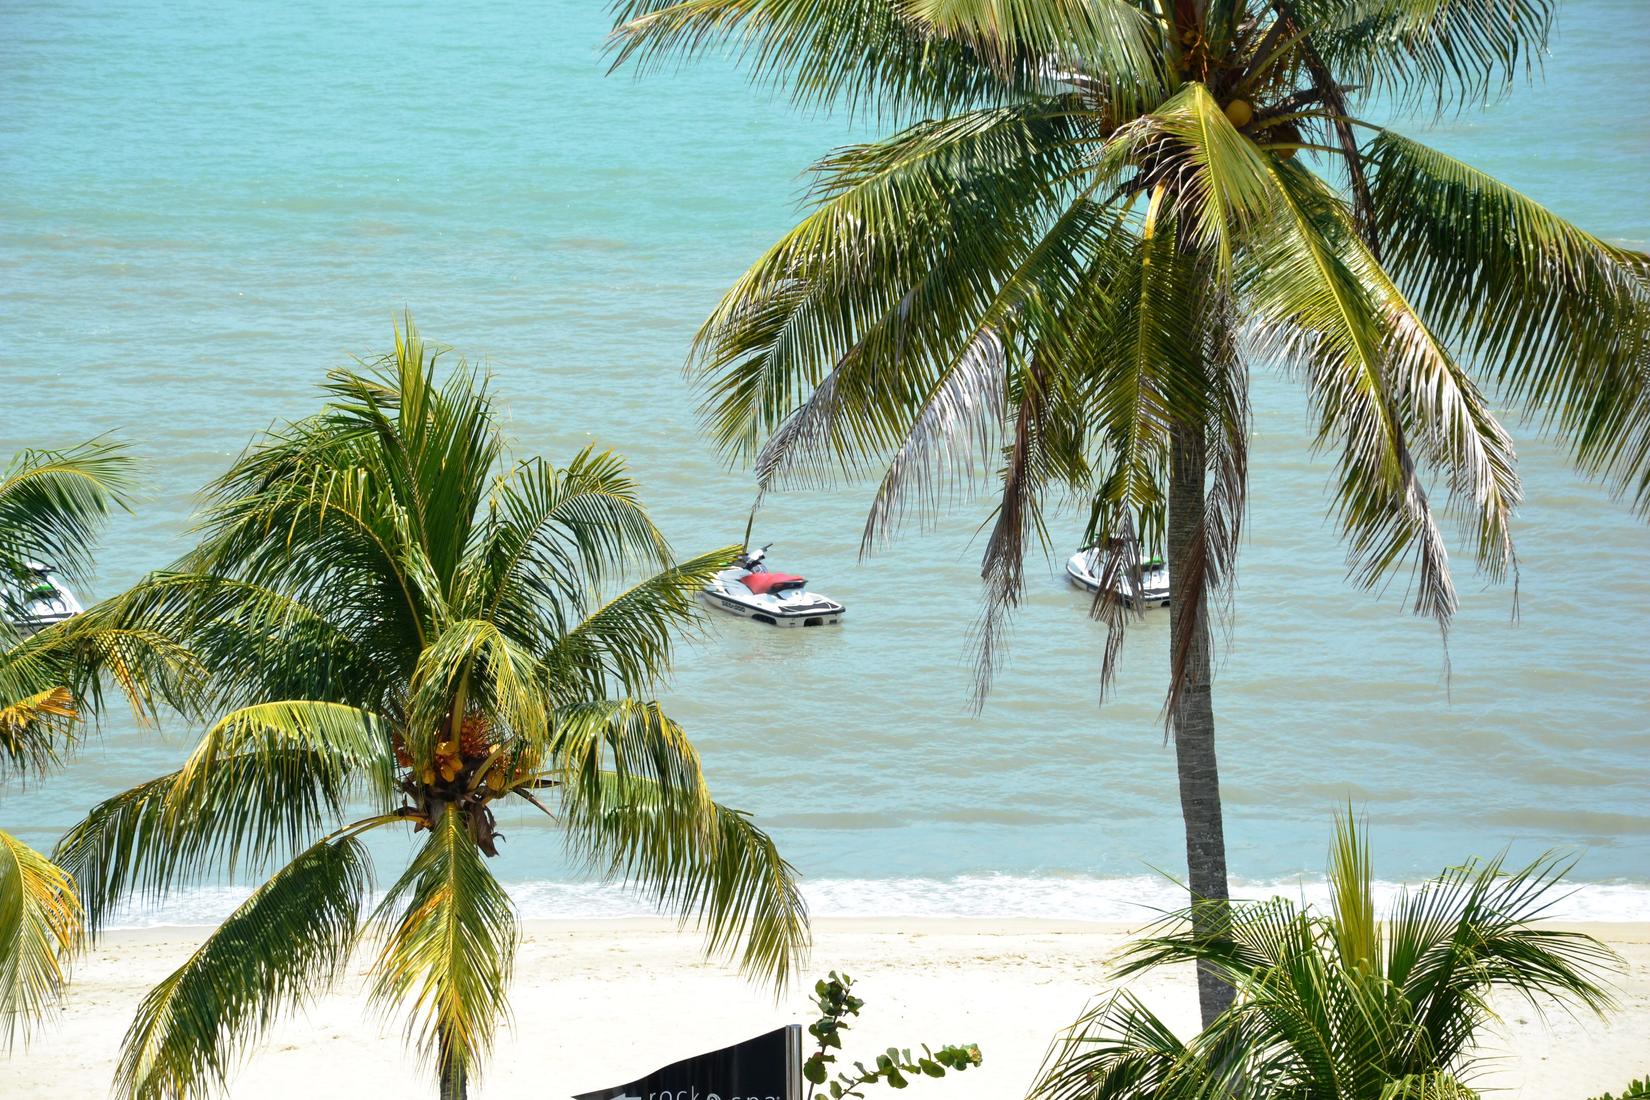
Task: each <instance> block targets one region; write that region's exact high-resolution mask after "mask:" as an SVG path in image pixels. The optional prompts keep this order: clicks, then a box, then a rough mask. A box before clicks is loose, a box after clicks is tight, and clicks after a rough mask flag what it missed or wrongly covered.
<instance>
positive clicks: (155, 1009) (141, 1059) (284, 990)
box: [115, 836, 371, 1100]
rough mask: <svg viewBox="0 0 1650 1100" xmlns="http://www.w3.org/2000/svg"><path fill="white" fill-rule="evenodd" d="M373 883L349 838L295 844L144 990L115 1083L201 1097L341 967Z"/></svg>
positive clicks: (134, 1090)
mask: <svg viewBox="0 0 1650 1100" xmlns="http://www.w3.org/2000/svg"><path fill="white" fill-rule="evenodd" d="M370 889H371V864H370V861H369V859H368V856H367V851H366V848H365V846H364V845H362V844H361V842H360V841H358V840H356V839H355V838H354V837H353V836H344V837H341V838H333V837H329V838H327V839H326V840H323V841H321V842H320V843H318V844H316V845H314V846H313V847H311V848H308V849H306V850H305V851H303V852H301V853H300V854H299V855H298V857H297V858H296V859H294V860H293V861H292V862H291V863H289V864H288V865H287V866H285V867H283V868H282V869H281V870H280V871H278V872H277V873H276V874H275V876H274V877H273V878H271V879H270V880H269V881H268V882H265V883H264V884H263V885H262V886H260V887H259V888H258V889H257V890H256V891H254V892H253V894H252V896H251V897H249V898H247V899H246V901H244V902H242V903H241V904H240V905H239V906H237V907H236V909H235V911H234V912H233V913H231V914H230V915H229V916H228V917H226V918H225V919H224V921H223V923H222V924H220V925H219V926H218V927H217V929H216V930H215V931H213V933H212V934H211V935H210V936H208V937H207V939H206V942H205V943H203V944H202V945H201V946H200V947H199V948H197V949H196V951H195V952H194V954H192V955H190V956H189V959H188V960H187V961H186V962H185V963H184V964H183V965H182V966H180V967H178V969H176V970H174V971H173V972H172V973H171V974H170V975H168V976H167V977H166V978H165V979H164V980H162V981H161V983H160V984H159V985H157V986H155V988H154V989H152V990H150V991H149V993H148V994H147V995H146V996H145V997H144V998H143V1002H142V1003H141V1004H140V1005H139V1006H138V1010H137V1015H136V1017H135V1018H134V1019H133V1021H132V1025H131V1027H130V1028H129V1029H128V1030H127V1032H126V1038H125V1041H124V1042H123V1044H122V1047H121V1055H120V1064H119V1066H118V1067H117V1068H116V1071H115V1091H116V1093H117V1095H119V1096H122V1097H125V1098H129V1100H205V1098H207V1097H210V1096H212V1095H214V1094H215V1093H217V1092H219V1091H220V1090H223V1089H225V1088H226V1087H227V1086H228V1083H229V1076H230V1073H231V1071H232V1070H233V1069H234V1067H235V1065H236V1063H237V1062H238V1061H239V1059H240V1056H241V1055H242V1054H243V1053H244V1052H245V1051H246V1049H247V1048H248V1047H250V1046H251V1045H253V1044H254V1043H255V1042H256V1041H257V1040H258V1038H259V1037H260V1036H261V1035H263V1034H264V1033H266V1032H267V1031H268V1030H269V1027H270V1025H271V1024H273V1023H274V1022H275V1021H276V1020H277V1019H278V1018H279V1017H280V1015H281V1014H282V1013H283V1012H286V1011H289V1010H290V1009H293V1008H296V1007H298V1006H301V1005H302V1004H304V1003H305V1002H306V1001H307V1000H309V999H310V998H311V997H313V996H315V995H316V994H317V993H319V992H321V991H323V990H325V989H326V988H327V987H328V986H329V985H330V984H331V983H332V982H333V981H335V980H336V979H337V978H338V976H339V975H340V974H341V973H342V972H343V969H344V966H345V964H346V962H347V961H348V959H349V954H350V950H351V948H352V947H353V945H354V943H355V935H356V928H357V926H358V925H359V923H360V919H361V909H362V906H363V905H364V904H365V901H366V896H367V892H368V891H369V890H370Z"/></svg>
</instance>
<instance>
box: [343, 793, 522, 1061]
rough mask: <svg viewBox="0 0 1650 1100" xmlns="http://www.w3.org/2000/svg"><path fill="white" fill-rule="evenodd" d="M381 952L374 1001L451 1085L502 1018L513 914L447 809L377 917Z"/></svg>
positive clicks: (511, 951) (461, 824) (512, 944)
mask: <svg viewBox="0 0 1650 1100" xmlns="http://www.w3.org/2000/svg"><path fill="white" fill-rule="evenodd" d="M374 920H375V922H377V923H379V924H380V925H381V927H382V928H383V935H384V944H383V947H382V950H381V951H380V953H379V955H378V959H377V961H376V963H375V964H374V967H373V976H374V980H373V990H372V997H373V1000H374V1002H375V1003H377V1004H378V1005H380V1006H381V1007H384V1008H389V1007H391V1006H398V1007H401V1008H403V1009H405V1010H406V1011H407V1012H408V1013H409V1014H410V1018H409V1024H408V1033H409V1035H410V1036H412V1038H413V1039H414V1040H415V1041H416V1042H417V1044H418V1048H419V1051H420V1052H421V1053H422V1054H423V1056H424V1057H426V1058H428V1059H429V1060H430V1061H432V1062H433V1063H434V1065H435V1068H436V1071H437V1073H438V1074H439V1075H440V1076H441V1077H442V1078H443V1079H444V1080H447V1081H454V1082H462V1081H463V1080H465V1078H466V1077H467V1076H468V1075H470V1074H473V1073H474V1072H475V1070H476V1069H477V1068H478V1066H479V1063H480V1061H481V1059H483V1058H484V1057H485V1056H486V1053H487V1051H488V1049H489V1048H490V1047H491V1045H492V1040H493V1036H494V1034H495V1032H496V1031H497V1028H498V1024H499V1022H500V1020H501V1018H502V1017H503V1016H504V1014H505V1013H506V1012H507V1011H508V1008H509V1002H508V999H507V996H506V991H507V989H508V986H509V982H510V972H511V969H512V966H513V963H514V961H515V949H516V910H515V906H514V905H513V904H512V903H511V902H510V898H509V895H508V894H506V893H505V892H504V888H503V887H502V886H500V885H499V883H498V880H497V879H495V878H494V877H493V875H492V872H491V871H489V870H488V869H487V865H486V862H485V860H484V859H483V858H482V856H481V853H480V852H479V851H478V850H477V848H476V844H475V840H474V838H472V837H471V836H470V835H469V833H468V831H467V830H466V828H465V825H464V820H463V817H462V816H461V815H460V814H459V813H458V811H457V810H456V809H449V810H447V811H446V812H445V813H443V814H442V815H441V817H440V818H438V819H437V820H436V821H434V822H433V823H432V824H431V827H430V836H429V838H428V839H427V840H426V841H425V843H424V846H423V847H422V848H420V849H419V851H418V853H417V855H415V856H414V857H413V860H412V862H411V863H410V864H409V865H408V867H407V870H406V872H405V873H404V874H403V875H402V876H401V878H400V879H399V880H398V881H397V882H396V883H395V885H393V886H392V887H390V890H389V892H388V894H386V895H385V897H384V900H383V902H382V903H381V904H380V905H379V907H378V911H377V913H376V915H375V917H374Z"/></svg>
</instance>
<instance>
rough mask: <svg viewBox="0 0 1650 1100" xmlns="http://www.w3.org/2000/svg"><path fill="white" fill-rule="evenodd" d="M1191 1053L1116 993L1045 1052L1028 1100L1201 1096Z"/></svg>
mask: <svg viewBox="0 0 1650 1100" xmlns="http://www.w3.org/2000/svg"><path fill="white" fill-rule="evenodd" d="M1202 1069H1203V1065H1202V1062H1201V1060H1200V1059H1199V1058H1198V1056H1197V1054H1196V1052H1195V1051H1193V1050H1190V1049H1188V1048H1187V1046H1186V1044H1184V1043H1183V1042H1181V1040H1180V1039H1179V1038H1178V1037H1177V1036H1176V1035H1175V1033H1174V1032H1173V1030H1171V1029H1170V1028H1169V1026H1168V1025H1167V1024H1165V1023H1164V1022H1163V1021H1162V1020H1161V1019H1160V1018H1159V1017H1158V1016H1157V1015H1156V1014H1155V1013H1154V1012H1152V1010H1151V1009H1149V1008H1147V1007H1146V1005H1145V1004H1144V1003H1142V1002H1141V1001H1140V999H1139V998H1137V997H1135V996H1134V995H1133V994H1132V993H1129V992H1128V991H1126V990H1125V991H1121V992H1118V993H1115V994H1113V995H1112V996H1111V997H1109V998H1107V999H1106V1000H1104V1001H1102V1002H1100V1003H1099V1004H1097V1005H1095V1006H1094V1007H1093V1008H1091V1009H1089V1010H1088V1011H1087V1012H1085V1013H1084V1014H1083V1015H1082V1016H1081V1017H1080V1018H1079V1019H1078V1020H1077V1021H1076V1022H1075V1023H1074V1024H1072V1025H1071V1026H1070V1027H1069V1028H1067V1029H1066V1030H1065V1031H1063V1032H1062V1033H1061V1034H1060V1035H1059V1036H1058V1037H1057V1038H1056V1039H1055V1041H1054V1044H1053V1046H1051V1047H1050V1048H1049V1052H1048V1055H1047V1057H1046V1058H1045V1059H1044V1061H1043V1067H1042V1069H1041V1070H1040V1071H1039V1072H1038V1075H1037V1081H1036V1083H1035V1084H1034V1085H1032V1087H1031V1091H1030V1092H1029V1093H1028V1094H1027V1096H1028V1097H1029V1100H1179V1098H1190V1097H1203V1096H1209V1095H1211V1094H1210V1093H1209V1092H1207V1091H1204V1083H1203V1081H1202V1072H1201V1071H1202Z"/></svg>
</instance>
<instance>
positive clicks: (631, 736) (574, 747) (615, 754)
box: [546, 699, 711, 819]
mask: <svg viewBox="0 0 1650 1100" xmlns="http://www.w3.org/2000/svg"><path fill="white" fill-rule="evenodd" d="M547 750H548V751H547V753H546V755H547V756H548V758H549V759H550V760H551V761H552V762H553V764H554V765H555V767H556V770H557V773H558V776H559V778H558V780H557V781H558V782H560V783H562V784H565V785H567V786H570V787H573V788H574V789H576V790H577V791H578V792H579V794H578V796H577V797H578V798H579V799H580V800H581V801H588V802H589V803H592V804H595V805H601V804H602V802H603V799H604V798H605V797H607V793H608V792H607V790H606V788H607V787H608V786H609V785H610V784H617V785H618V786H619V787H621V788H622V787H624V786H625V785H627V784H629V783H630V782H631V780H633V779H634V780H641V781H643V782H645V783H651V784H656V785H657V786H658V788H659V792H660V797H661V798H662V799H664V800H676V801H680V803H681V804H682V805H683V806H686V807H689V808H690V809H691V808H693V807H698V809H699V810H703V811H708V810H709V808H710V805H711V803H710V795H709V793H708V792H707V791H706V789H705V778H704V775H703V773H702V772H701V771H700V768H699V754H698V753H697V752H696V751H694V748H693V744H692V743H691V742H690V741H689V740H688V738H687V734H686V733H685V732H684V731H683V729H682V727H681V726H679V725H677V724H676V723H675V722H674V721H673V720H672V719H671V718H670V717H669V716H668V715H666V714H665V712H664V709H663V708H662V707H660V706H659V704H658V703H653V702H641V701H638V700H635V699H611V700H610V699H603V700H599V701H596V702H590V703H576V704H573V705H570V706H565V707H561V708H559V709H558V710H557V711H556V713H555V718H554V724H553V727H552V731H551V736H550V740H549V742H548V746H547ZM689 816H690V819H691V818H692V817H693V814H691V813H690V815H689Z"/></svg>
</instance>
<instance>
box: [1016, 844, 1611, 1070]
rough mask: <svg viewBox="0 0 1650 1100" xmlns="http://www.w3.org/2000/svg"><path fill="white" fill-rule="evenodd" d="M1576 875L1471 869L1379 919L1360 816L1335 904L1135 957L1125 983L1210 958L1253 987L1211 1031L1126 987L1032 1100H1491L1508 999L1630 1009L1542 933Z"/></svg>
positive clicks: (1577, 955)
mask: <svg viewBox="0 0 1650 1100" xmlns="http://www.w3.org/2000/svg"><path fill="white" fill-rule="evenodd" d="M1569 866H1570V865H1569V864H1568V863H1567V862H1565V861H1563V860H1561V859H1558V858H1555V857H1553V856H1550V855H1549V856H1544V857H1542V858H1540V859H1537V860H1535V861H1534V862H1533V863H1531V864H1529V865H1528V866H1526V867H1524V868H1522V869H1514V868H1510V867H1508V866H1506V864H1505V863H1504V862H1503V860H1502V859H1500V858H1497V859H1493V860H1490V861H1488V862H1480V861H1477V860H1471V861H1468V862H1466V863H1464V864H1461V865H1459V866H1456V867H1451V868H1448V869H1446V870H1444V871H1442V872H1440V873H1439V874H1438V875H1437V876H1435V877H1434V878H1432V879H1431V880H1430V881H1428V882H1425V883H1423V884H1421V885H1420V886H1419V887H1416V888H1414V889H1404V890H1401V891H1399V892H1398V894H1397V896H1396V898H1395V899H1394V900H1393V902H1392V903H1391V906H1390V908H1389V910H1388V912H1387V915H1386V919H1385V920H1381V919H1379V918H1378V917H1377V915H1376V908H1375V901H1374V896H1373V894H1372V891H1371V887H1370V883H1371V880H1372V861H1371V859H1370V853H1369V843H1368V837H1367V834H1366V832H1365V831H1364V830H1363V829H1362V828H1360V827H1359V826H1358V825H1357V824H1356V823H1355V822H1354V821H1353V820H1352V818H1351V815H1350V814H1348V815H1347V816H1346V817H1344V818H1342V819H1340V820H1339V821H1338V822H1337V824H1336V830H1335V840H1334V844H1333V847H1332V848H1331V849H1330V858H1329V874H1328V881H1329V905H1328V906H1327V907H1316V906H1305V905H1297V904H1295V903H1293V902H1291V901H1290V900H1289V899H1287V898H1282V897H1277V898H1273V899H1271V900H1269V901H1261V902H1253V903H1246V904H1238V905H1234V906H1232V908H1231V914H1232V918H1231V920H1230V922H1229V923H1228V924H1227V925H1225V926H1224V927H1223V928H1221V929H1220V930H1219V931H1218V932H1217V933H1216V934H1213V935H1207V934H1200V933H1199V932H1198V931H1197V930H1196V929H1195V928H1193V927H1192V924H1191V920H1190V917H1189V915H1188V914H1179V915H1177V916H1175V917H1173V918H1171V920H1170V923H1169V924H1168V925H1166V926H1165V927H1164V928H1163V929H1161V930H1159V931H1158V932H1156V933H1154V934H1152V935H1148V936H1147V937H1145V938H1143V939H1141V940H1138V941H1136V942H1135V943H1134V944H1133V945H1132V946H1131V947H1130V948H1129V949H1128V950H1127V951H1126V952H1125V953H1124V955H1123V958H1122V967H1121V970H1120V972H1119V976H1120V977H1122V978H1124V979H1128V978H1131V977H1134V976H1136V975H1139V974H1142V973H1145V972H1146V971H1149V970H1153V969H1155V968H1157V967H1161V966H1165V965H1185V964H1187V963H1190V962H1198V961H1205V960H1207V961H1208V962H1209V963H1211V964H1212V965H1213V966H1214V967H1215V968H1216V969H1217V971H1218V973H1219V974H1220V976H1221V977H1222V979H1223V980H1225V981H1227V982H1230V983H1231V985H1232V986H1233V988H1235V989H1236V990H1237V998H1236V1000H1234V1001H1233V1003H1232V1005H1231V1007H1230V1008H1228V1009H1227V1010H1226V1011H1224V1012H1222V1013H1221V1015H1220V1016H1219V1017H1218V1018H1217V1019H1216V1020H1215V1022H1214V1023H1213V1024H1212V1025H1210V1026H1208V1027H1205V1028H1204V1029H1203V1030H1202V1032H1200V1033H1199V1034H1197V1035H1195V1036H1192V1037H1191V1038H1189V1039H1182V1038H1180V1037H1179V1036H1178V1035H1177V1034H1176V1033H1175V1032H1174V1030H1173V1029H1172V1028H1170V1027H1169V1026H1168V1024H1166V1023H1165V1022H1164V1021H1163V1020H1162V1019H1161V1018H1160V1017H1158V1016H1157V1014H1156V1013H1154V1012H1153V1011H1152V1010H1151V1009H1150V1008H1149V1007H1147V1006H1146V1005H1145V1004H1144V1003H1143V1002H1142V1001H1141V1000H1140V999H1139V998H1138V997H1136V996H1135V995H1134V994H1133V993H1132V992H1130V991H1129V990H1128V989H1127V988H1124V989H1122V990H1120V991H1119V992H1117V993H1115V994H1113V995H1112V996H1111V997H1110V998H1108V999H1107V1000H1105V1001H1103V1002H1102V1003H1101V1004H1100V1005H1098V1006H1097V1007H1096V1008H1095V1009H1094V1010H1092V1011H1091V1012H1089V1013H1088V1014H1087V1015H1085V1016H1084V1017H1083V1018H1082V1019H1081V1020H1079V1021H1078V1022H1077V1024H1076V1025H1074V1026H1073V1027H1072V1028H1071V1029H1070V1030H1069V1031H1067V1032H1066V1033H1065V1034H1064V1035H1063V1036H1062V1037H1061V1038H1060V1039H1059V1040H1057V1041H1056V1043H1055V1045H1054V1048H1053V1050H1052V1051H1051V1052H1050V1056H1049V1062H1048V1064H1047V1065H1046V1066H1045V1069H1044V1072H1043V1074H1042V1075H1041V1079H1040V1080H1039V1081H1038V1083H1037V1084H1036V1085H1035V1086H1034V1087H1033V1089H1032V1091H1031V1093H1030V1098H1031V1100H1209V1098H1210V1097H1216V1096H1221V1097H1227V1096H1242V1097H1247V1098H1250V1100H1262V1098H1266V1097H1272V1098H1283V1097H1288V1098H1290V1100H1308V1098H1310V1100H1478V1097H1479V1096H1480V1095H1481V1094H1480V1093H1479V1091H1478V1090H1476V1089H1475V1088H1474V1087H1473V1085H1472V1084H1471V1082H1472V1081H1473V1079H1474V1078H1475V1076H1476V1075H1477V1073H1478V1071H1479V1070H1480V1069H1481V1068H1482V1065H1483V1055H1482V1053H1481V1051H1480V1049H1479V1044H1478V1040H1479V1036H1480V1035H1481V1034H1482V1032H1483V1030H1484V1028H1485V1027H1486V1026H1488V1025H1489V1024H1490V1023H1491V1022H1492V1021H1493V1020H1494V1019H1495V1015H1494V1010H1493V1009H1492V1007H1491V1006H1492V1004H1493V1001H1494V999H1495V998H1496V996H1497V995H1500V996H1506V997H1517V998H1519V999H1520V1000H1521V1001H1523V1002H1524V1003H1525V1004H1527V1005H1528V1006H1529V1007H1530V1008H1532V1009H1534V1010H1535V1011H1537V1012H1541V1011H1543V1010H1544V1007H1545V1005H1546V1004H1548V1003H1552V1004H1561V1005H1567V1006H1570V1007H1572V1008H1583V1009H1586V1010H1588V1011H1590V1012H1593V1013H1595V1014H1597V1015H1598V1016H1599V1017H1600V1018H1603V1016H1604V1014H1605V1013H1606V1012H1607V1011H1609V1010H1610V1009H1611V1008H1612V1007H1614V1001H1613V1000H1612V997H1611V992H1610V989H1609V987H1608V986H1607V985H1606V984H1605V979H1606V978H1607V977H1608V976H1609V975H1610V974H1611V973H1613V972H1616V971H1618V970H1619V968H1620V966H1621V959H1620V958H1619V956H1617V955H1616V954H1615V953H1614V952H1613V951H1611V950H1610V949H1609V948H1608V947H1606V946H1605V945H1604V944H1602V943H1600V942H1599V941H1598V940H1596V939H1594V938H1593V937H1591V936H1588V935H1584V934H1582V933H1579V932H1571V931H1566V930H1564V929H1560V928H1554V927H1551V926H1550V925H1547V924H1544V923H1541V922H1542V921H1544V919H1545V918H1547V917H1549V916H1550V915H1551V908H1552V905H1553V904H1554V902H1555V901H1557V900H1559V898H1560V897H1561V896H1562V891H1563V885H1562V879H1563V876H1564V874H1565V873H1566V872H1567V871H1568V869H1569ZM1635 1095H1642V1094H1635V1093H1631V1092H1629V1093H1628V1096H1629V1097H1632V1096H1635Z"/></svg>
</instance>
